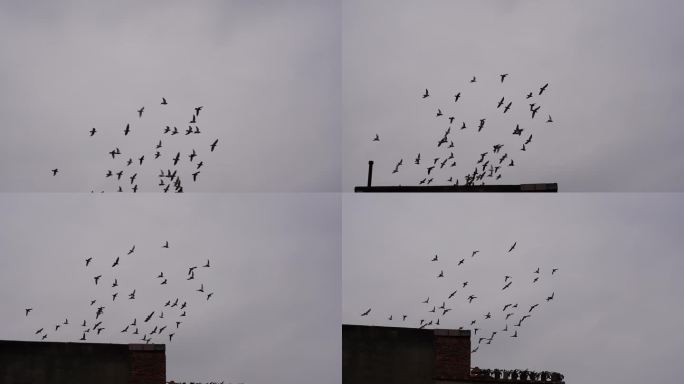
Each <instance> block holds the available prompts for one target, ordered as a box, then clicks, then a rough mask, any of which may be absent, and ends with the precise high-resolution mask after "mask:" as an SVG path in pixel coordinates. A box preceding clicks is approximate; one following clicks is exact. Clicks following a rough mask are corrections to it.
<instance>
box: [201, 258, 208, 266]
mask: <svg viewBox="0 0 684 384" xmlns="http://www.w3.org/2000/svg"><path fill="white" fill-rule="evenodd" d="M202 267H203V268H209V259H207V263H206V264H204V265H203V266H202Z"/></svg>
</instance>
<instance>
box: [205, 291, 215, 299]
mask: <svg viewBox="0 0 684 384" xmlns="http://www.w3.org/2000/svg"><path fill="white" fill-rule="evenodd" d="M213 295H214V292H212V293H210V294H208V295H207V301H209V299H210V298H211V296H213Z"/></svg>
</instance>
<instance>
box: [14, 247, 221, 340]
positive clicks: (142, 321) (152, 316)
mask: <svg viewBox="0 0 684 384" xmlns="http://www.w3.org/2000/svg"><path fill="white" fill-rule="evenodd" d="M169 247H170V246H169V242H168V241H166V242H164V244H162V245H161V248H163V249H169ZM134 252H135V245H133V246H132V247H131V248H130V249H129V250H128V251H127V252H126V254H125V255H122V256H117V257H116V258H115V259H114V260H111V261H104V260H96V259H95V258H94V257H92V256H91V257H88V258H86V259H85V260H84V261H83V263H84V268H85V270H86V272H89V275H91V279H92V284H93V292H92V294H93V296H92V298H91V299H90V300H89V301H88V303H85V304H86V305H87V306H88V308H90V312H91V315H92V317H90V318H87V319H82V321H80V320H81V319H79V320H76V319H74V318H71V321H70V320H69V317H68V316H67V317H66V318H65V319H64V321H61V320H60V321H57V322H54V323H52V324H50V325H47V324H46V325H45V326H43V327H41V328H39V329H37V330H35V331H33V333H34V336H35V337H37V338H39V340H46V339H48V337H49V335H50V334H57V333H58V332H59V333H64V332H69V335H79V334H80V335H81V337H80V339H78V340H80V341H87V340H89V339H93V338H98V337H105V335H106V334H107V332H118V333H122V334H123V333H125V334H128V335H130V336H131V337H132V338H136V341H142V342H145V343H147V344H149V343H150V342H152V341H153V339H156V338H163V341H166V338H168V342H171V341H172V340H173V337H174V335H175V334H176V332H178V329H180V327H181V324H183V322H184V321H185V319H186V318H187V316H188V311H189V310H190V303H191V301H192V300H200V301H201V302H207V301H209V300H210V299H211V298H212V296H213V295H214V293H213V292H211V291H210V290H209V289H207V288H205V286H204V282H203V281H201V280H200V276H201V275H202V274H203V273H204V271H206V270H207V269H209V268H210V267H211V264H210V262H209V260H207V261H206V263H205V264H204V265H194V266H189V267H188V271H187V274H186V275H185V276H184V277H182V278H176V276H175V275H174V276H173V277H171V276H167V275H165V274H164V271H160V273H159V274H158V275H156V277H155V276H150V279H153V280H156V281H157V282H158V284H159V285H161V286H165V287H166V286H168V284H169V280H171V279H173V280H185V285H186V286H188V287H189V289H191V291H189V292H188V295H187V296H185V297H167V298H165V299H164V300H162V301H160V302H159V304H158V305H155V306H153V307H151V308H149V309H148V311H146V312H145V313H142V314H138V315H137V316H131V321H130V322H127V323H125V324H111V323H109V322H108V320H107V314H108V313H109V311H108V310H107V308H108V307H110V305H114V304H115V303H116V302H119V303H120V304H122V303H121V302H122V301H124V302H132V301H134V300H136V295H139V294H140V292H139V290H138V289H136V287H135V286H133V285H128V286H126V287H124V285H125V284H124V283H123V281H125V280H126V278H125V277H123V278H122V276H119V275H117V274H116V271H117V268H118V267H119V266H120V265H121V263H129V262H135V261H134V258H135V256H133V254H134ZM110 262H111V264H110ZM98 264H99V265H100V268H106V269H110V270H111V271H112V275H113V276H114V277H113V280H112V281H105V280H104V279H105V278H104V277H103V273H102V271H101V270H98V272H90V271H92V270H93V269H95V268H97V267H96V266H97V265H98ZM196 276H197V277H196ZM120 278H121V280H122V283H121V284H120V283H119V279H120ZM127 304H129V303H126V304H123V305H127ZM24 311H25V316H26V317H29V316H32V315H33V313H32V312H33V311H34V309H33V308H25V309H24ZM68 330H69V331H68ZM103 332H105V333H104V334H103ZM74 337H77V336H74Z"/></svg>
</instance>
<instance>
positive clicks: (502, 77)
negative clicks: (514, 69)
mask: <svg viewBox="0 0 684 384" xmlns="http://www.w3.org/2000/svg"><path fill="white" fill-rule="evenodd" d="M506 76H508V73H504V74H503V75H499V77H501V82H502V83H503V82H504V79H505V78H506Z"/></svg>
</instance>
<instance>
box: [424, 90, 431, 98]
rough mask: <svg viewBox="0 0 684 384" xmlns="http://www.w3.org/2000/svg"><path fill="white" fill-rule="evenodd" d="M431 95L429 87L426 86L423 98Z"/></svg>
mask: <svg viewBox="0 0 684 384" xmlns="http://www.w3.org/2000/svg"><path fill="white" fill-rule="evenodd" d="M429 96H430V92H428V90H427V88H425V93H424V94H423V99H424V98H426V97H429Z"/></svg>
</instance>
